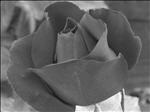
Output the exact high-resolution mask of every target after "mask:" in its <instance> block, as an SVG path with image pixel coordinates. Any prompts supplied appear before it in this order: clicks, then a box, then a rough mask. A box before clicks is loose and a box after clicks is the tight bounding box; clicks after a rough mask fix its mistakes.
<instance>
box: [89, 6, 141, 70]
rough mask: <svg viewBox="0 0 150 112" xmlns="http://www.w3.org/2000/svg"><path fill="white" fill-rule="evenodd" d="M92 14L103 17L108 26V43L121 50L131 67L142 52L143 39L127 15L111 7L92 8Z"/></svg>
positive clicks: (116, 50) (116, 49)
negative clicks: (135, 31)
mask: <svg viewBox="0 0 150 112" xmlns="http://www.w3.org/2000/svg"><path fill="white" fill-rule="evenodd" d="M89 13H90V15H91V16H93V17H94V18H96V19H102V20H103V21H104V22H105V23H106V24H107V27H108V44H109V46H110V48H112V50H113V51H114V52H115V53H116V54H118V53H119V52H121V53H122V54H123V55H124V57H125V59H126V60H127V63H128V68H129V69H131V68H132V67H133V66H134V65H135V63H136V61H137V59H138V57H139V54H140V51H141V40H140V38H139V37H137V36H135V34H134V33H133V31H132V29H131V26H130V24H129V22H128V20H127V19H126V17H125V16H124V15H123V14H121V13H120V12H117V11H113V10H110V9H103V8H102V9H96V10H90V11H89Z"/></svg>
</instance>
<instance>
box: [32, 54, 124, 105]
mask: <svg viewBox="0 0 150 112" xmlns="http://www.w3.org/2000/svg"><path fill="white" fill-rule="evenodd" d="M31 70H32V72H34V73H36V75H38V76H40V77H41V78H42V79H43V80H44V81H46V83H47V84H48V85H49V86H50V87H51V88H52V89H53V91H54V93H55V94H56V95H57V96H58V97H59V98H60V99H62V100H64V101H66V102H68V103H69V104H73V105H90V104H94V103H97V102H100V101H103V100H105V99H107V98H108V97H110V96H112V95H114V94H116V93H117V92H119V91H120V90H121V89H122V88H123V86H124V84H125V81H126V74H127V64H126V61H125V60H124V58H123V56H122V55H121V56H119V57H118V58H116V59H115V60H112V61H107V62H98V61H95V60H86V59H84V60H72V61H68V62H66V63H61V64H54V65H48V66H45V67H43V68H41V69H31ZM108 82H109V83H108Z"/></svg>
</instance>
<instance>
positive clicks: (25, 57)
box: [8, 2, 141, 112]
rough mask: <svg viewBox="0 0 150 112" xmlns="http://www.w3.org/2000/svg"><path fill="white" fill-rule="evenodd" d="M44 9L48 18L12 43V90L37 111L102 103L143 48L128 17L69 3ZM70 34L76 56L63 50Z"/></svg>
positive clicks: (116, 88)
mask: <svg viewBox="0 0 150 112" xmlns="http://www.w3.org/2000/svg"><path fill="white" fill-rule="evenodd" d="M45 11H46V12H47V13H48V17H49V18H48V20H49V21H47V20H45V21H44V22H43V23H42V24H41V25H40V27H39V29H38V30H37V31H36V32H35V33H33V34H31V35H28V36H26V37H24V38H22V39H19V40H17V41H16V42H15V43H14V44H13V45H12V48H11V52H10V53H11V66H10V67H9V69H8V78H9V80H10V82H11V84H12V86H13V87H14V89H15V91H16V92H17V93H18V94H19V95H20V96H21V97H22V98H23V99H24V100H25V101H27V102H28V103H29V104H30V105H32V106H33V107H34V108H35V109H37V110H39V111H42V112H43V111H44V112H48V111H52V112H58V111H61V112H66V111H68V112H71V111H74V108H75V105H90V104H94V103H97V102H101V101H103V100H105V99H107V98H109V97H110V96H112V95H114V94H116V93H117V92H119V91H120V90H122V89H123V88H124V86H125V82H126V79H127V71H128V70H130V69H131V68H132V67H133V66H134V65H135V63H136V61H137V59H138V56H139V53H140V49H141V41H140V39H139V38H138V37H137V36H135V35H134V33H133V32H132V29H131V27H130V25H129V23H128V21H127V19H126V17H124V16H123V15H122V14H121V13H119V12H116V11H113V10H110V9H96V10H89V12H86V13H85V12H84V11H82V10H80V9H79V8H78V7H77V6H75V5H74V4H72V3H69V2H58V3H54V4H52V5H50V6H48V7H47V8H46V10H45ZM67 19H68V21H67V23H66V20H67ZM103 21H104V22H103ZM65 23H66V26H65ZM64 26H65V28H64ZM76 27H77V29H76ZM68 28H69V29H68ZM107 28H108V30H107ZM107 31H108V35H107ZM60 32H61V33H60ZM57 34H58V40H57ZM71 35H73V37H76V38H73V39H71V41H73V42H74V43H75V45H76V47H75V48H73V47H71V48H70V49H72V50H73V51H75V54H76V55H75V58H79V59H71V58H72V57H73V58H74V55H73V56H68V55H67V54H63V53H64V52H66V53H68V52H70V49H69V48H68V47H65V45H66V44H63V41H61V40H60V41H59V39H61V38H62V39H66V37H67V36H68V38H69V39H70V38H72V37H71ZM63 36H64V37H63ZM59 37H60V38H59ZM107 38H108V43H107ZM80 39H84V42H81V41H79V40H80ZM69 41H70V40H69ZM71 41H70V42H71ZM81 43H82V44H81ZM68 44H69V43H68ZM84 44H85V45H84ZM56 45H57V47H56ZM59 45H62V46H59ZM69 45H70V46H71V44H69ZM79 45H80V46H79ZM61 47H64V48H66V49H64V48H62V50H64V51H63V52H62V51H61V50H60V49H61ZM80 47H82V49H80ZM67 49H69V50H67ZM80 50H81V51H82V52H81V51H80ZM83 51H84V53H83ZM55 52H56V55H57V58H58V59H59V60H57V62H58V63H55V62H56V60H55ZM119 53H120V54H119ZM118 54H119V55H118ZM64 58H66V59H64ZM63 59H64V60H63ZM66 60H67V61H66ZM59 61H65V62H61V63H59Z"/></svg>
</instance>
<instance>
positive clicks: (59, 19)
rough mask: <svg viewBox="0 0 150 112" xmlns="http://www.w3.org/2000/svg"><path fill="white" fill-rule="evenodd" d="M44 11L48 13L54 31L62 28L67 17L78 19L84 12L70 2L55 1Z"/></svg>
mask: <svg viewBox="0 0 150 112" xmlns="http://www.w3.org/2000/svg"><path fill="white" fill-rule="evenodd" d="M45 11H46V12H47V13H48V17H49V20H50V21H51V22H52V23H53V27H54V28H55V30H56V32H57V33H58V32H60V31H62V30H63V28H64V26H65V23H66V19H67V17H71V18H73V19H75V20H76V21H79V20H80V19H81V17H82V16H83V14H84V12H83V11H82V10H80V9H79V7H78V6H76V5H75V4H73V3H71V2H57V3H53V4H51V5H50V6H48V7H47V8H46V9H45Z"/></svg>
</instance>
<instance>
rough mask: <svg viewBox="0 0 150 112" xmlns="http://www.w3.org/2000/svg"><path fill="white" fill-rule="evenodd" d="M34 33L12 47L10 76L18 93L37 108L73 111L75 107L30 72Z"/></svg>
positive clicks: (62, 111) (63, 111) (60, 111)
mask: <svg viewBox="0 0 150 112" xmlns="http://www.w3.org/2000/svg"><path fill="white" fill-rule="evenodd" d="M32 39H33V35H30V36H27V37H24V38H21V39H19V40H18V41H17V42H15V44H14V45H13V47H12V48H11V61H12V64H11V66H10V67H9V69H8V78H9V81H10V83H11V84H12V86H13V88H14V90H15V91H16V93H17V94H18V95H19V96H21V98H23V100H24V101H27V103H29V104H30V105H31V106H33V107H34V108H35V109H37V110H39V111H42V112H50V111H52V112H73V111H74V107H72V106H69V105H67V104H65V103H64V102H62V101H60V100H59V99H58V98H56V97H55V96H54V95H53V93H52V91H51V89H50V88H47V85H46V84H45V83H43V82H42V80H41V79H40V78H39V77H37V76H35V75H33V74H30V73H26V69H27V68H28V67H33V63H32V58H31V42H32Z"/></svg>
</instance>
